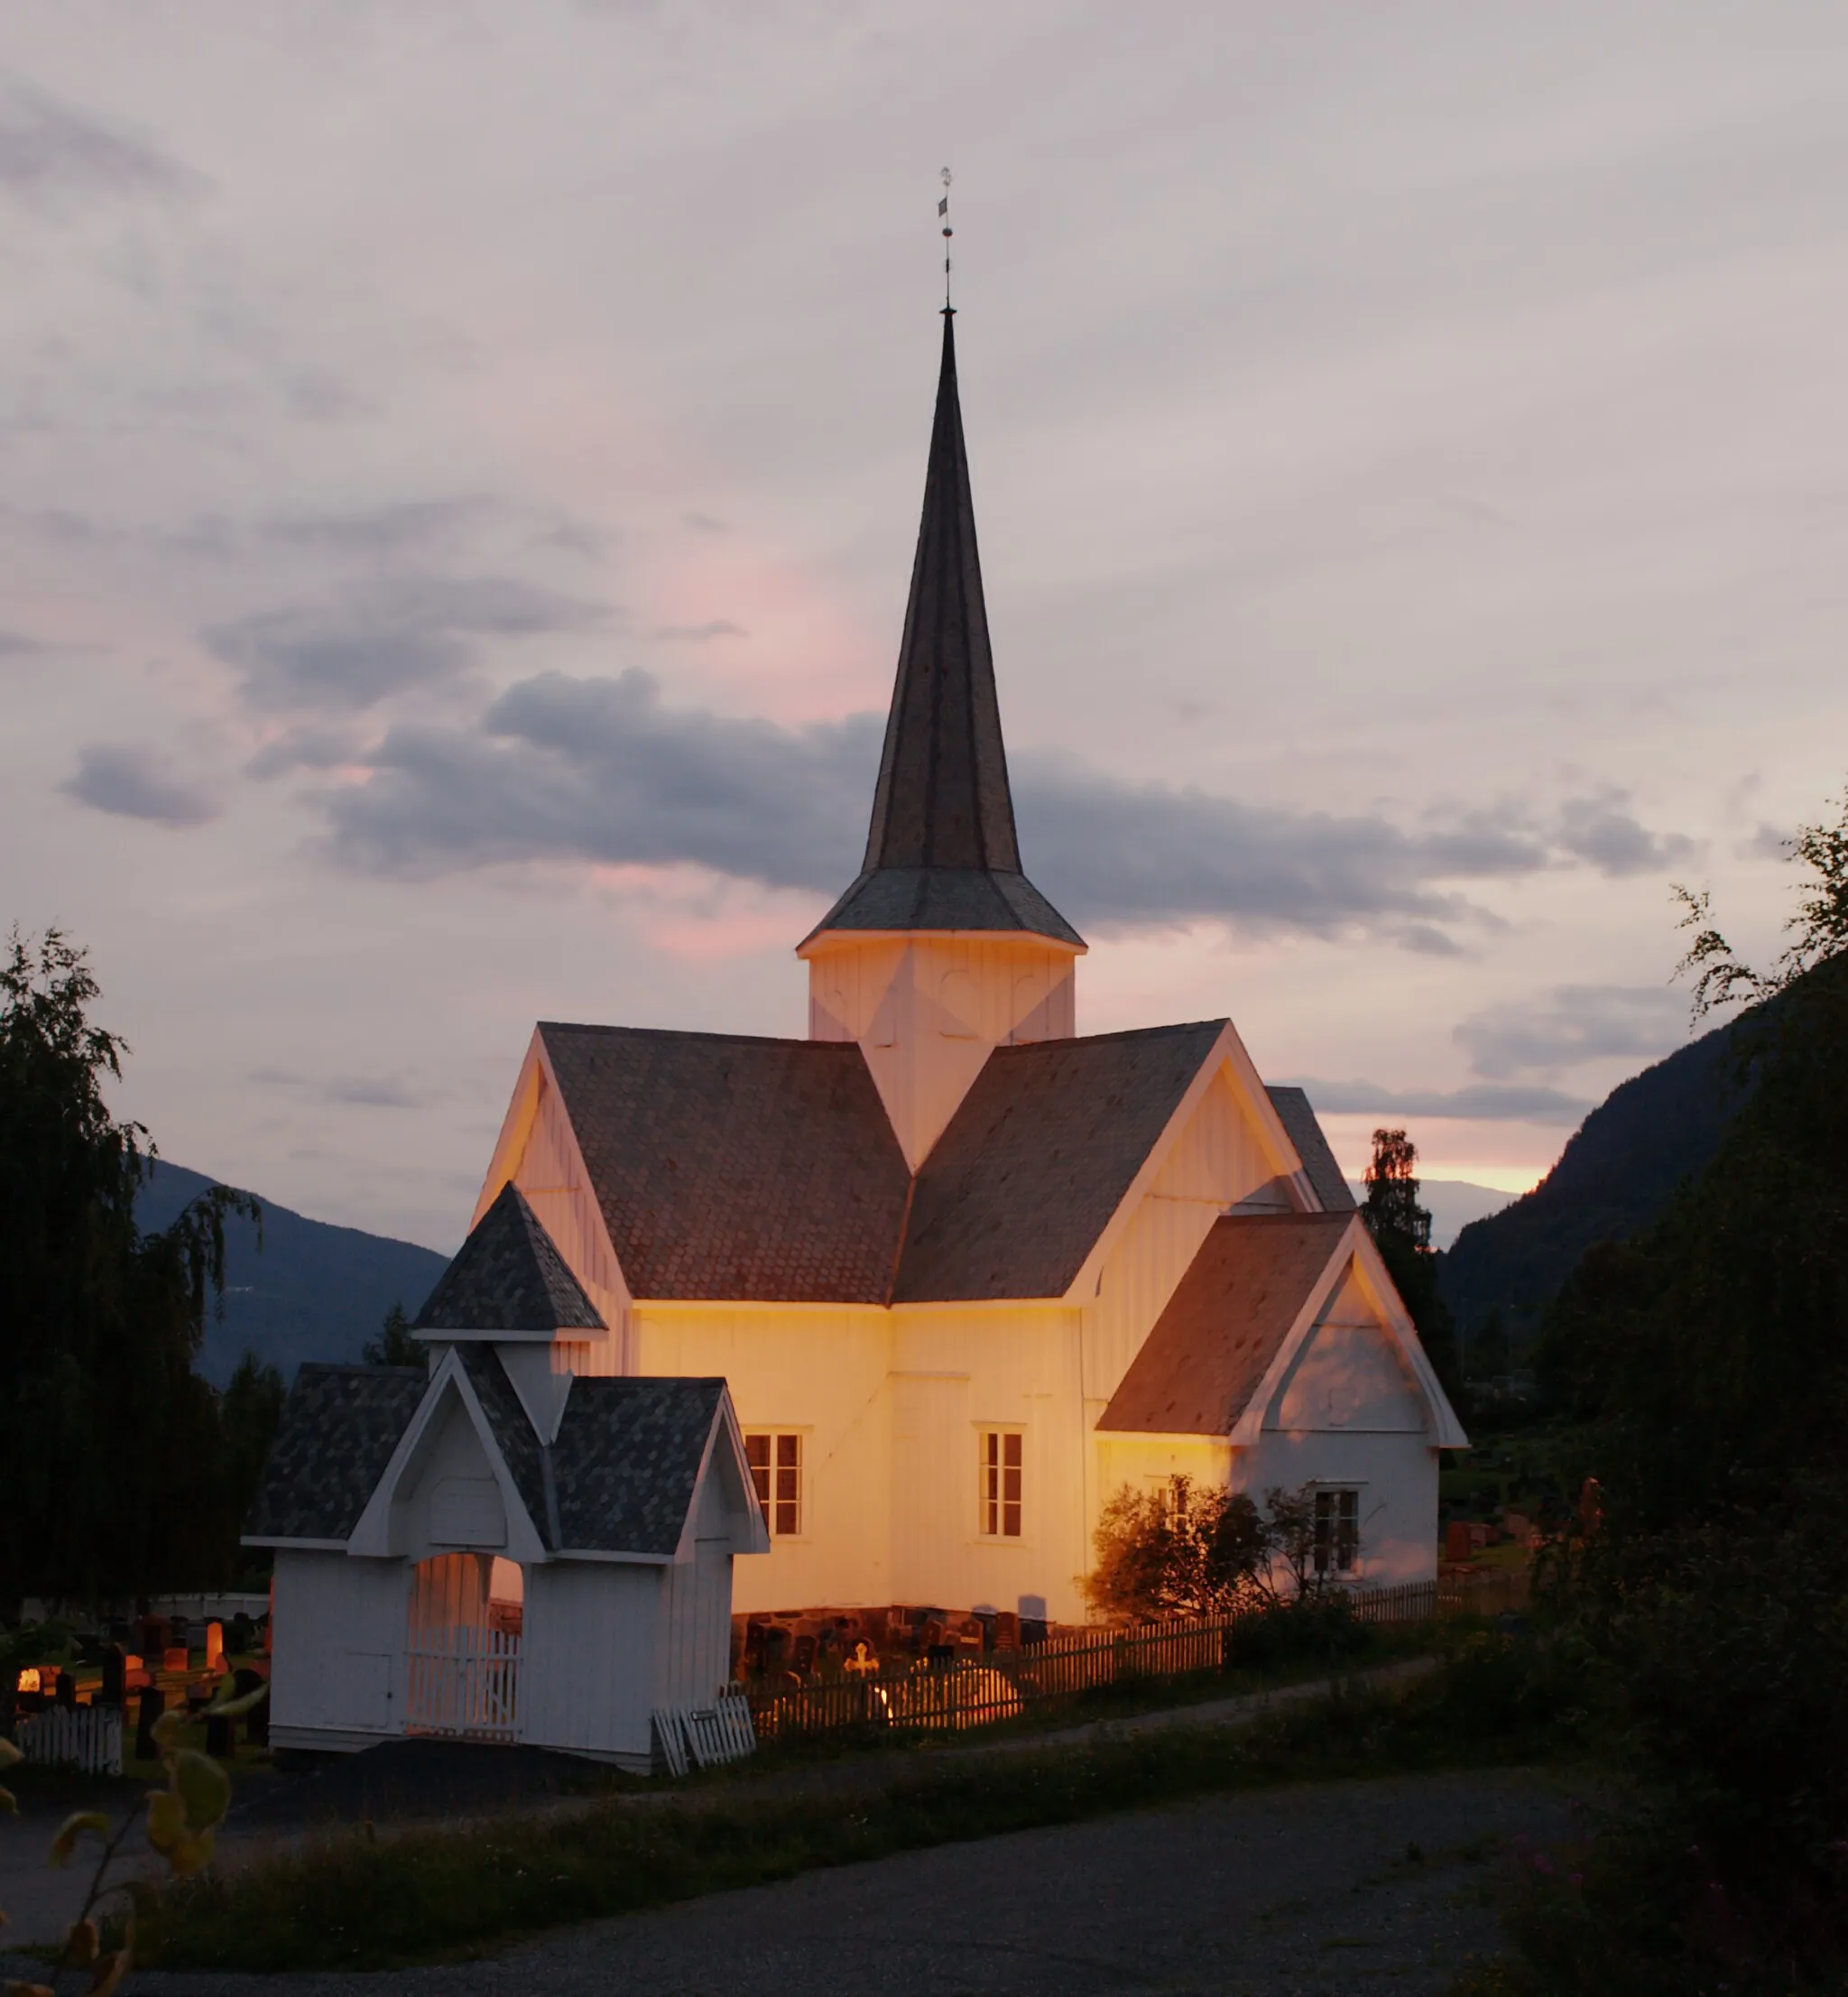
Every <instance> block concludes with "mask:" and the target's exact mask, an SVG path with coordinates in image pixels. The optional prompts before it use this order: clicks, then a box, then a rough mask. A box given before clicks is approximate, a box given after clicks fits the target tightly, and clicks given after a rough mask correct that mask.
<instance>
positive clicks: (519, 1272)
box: [411, 1183, 607, 1332]
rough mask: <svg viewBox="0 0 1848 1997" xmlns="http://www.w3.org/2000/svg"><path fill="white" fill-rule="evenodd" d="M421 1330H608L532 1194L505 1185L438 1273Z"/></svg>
mask: <svg viewBox="0 0 1848 1997" xmlns="http://www.w3.org/2000/svg"><path fill="white" fill-rule="evenodd" d="M411 1328H412V1330H414V1331H430V1332H440V1331H460V1332H494V1331H534V1332H551V1331H603V1330H605V1329H606V1328H607V1327H605V1324H604V1321H603V1319H602V1317H600V1316H599V1315H598V1314H597V1309H596V1305H595V1304H593V1303H592V1302H591V1300H590V1299H589V1298H588V1297H587V1296H586V1295H585V1294H584V1290H583V1286H582V1285H581V1284H580V1283H579V1282H578V1280H577V1277H576V1276H574V1275H573V1274H572V1273H571V1271H570V1268H569V1266H568V1263H567V1262H566V1261H565V1258H564V1257H563V1256H562V1255H561V1254H559V1251H558V1246H557V1244H555V1243H554V1242H553V1240H552V1237H551V1236H550V1234H547V1233H546V1231H545V1229H544V1227H542V1226H541V1225H540V1220H539V1216H538V1215H537V1214H535V1213H534V1212H533V1210H532V1208H531V1207H529V1206H528V1205H527V1203H526V1198H525V1196H524V1195H523V1194H522V1193H521V1192H520V1191H519V1189H518V1188H516V1187H514V1186H513V1185H512V1184H511V1183H510V1184H508V1185H505V1186H504V1187H502V1188H501V1190H500V1192H499V1194H498V1195H497V1196H496V1197H495V1199H494V1205H493V1206H491V1207H489V1208H488V1210H487V1211H486V1213H485V1214H484V1215H483V1216H481V1218H480V1219H479V1220H478V1221H476V1224H475V1225H474V1227H473V1228H472V1229H471V1230H470V1231H469V1235H468V1239H467V1241H465V1242H464V1243H463V1244H462V1246H461V1247H460V1248H459V1249H458V1250H457V1253H456V1258H455V1260H454V1261H453V1262H450V1264H449V1266H448V1268H447V1269H446V1270H444V1271H443V1272H442V1274H441V1275H440V1276H439V1277H438V1279H437V1286H436V1288H435V1289H434V1290H431V1291H430V1299H429V1301H428V1302H426V1303H425V1305H424V1307H423V1308H422V1309H421V1310H420V1311H419V1312H418V1314H417V1321H416V1323H415V1324H414V1325H413V1326H412V1327H411Z"/></svg>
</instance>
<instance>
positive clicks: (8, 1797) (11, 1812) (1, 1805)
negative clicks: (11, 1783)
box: [0, 1789, 19, 1817]
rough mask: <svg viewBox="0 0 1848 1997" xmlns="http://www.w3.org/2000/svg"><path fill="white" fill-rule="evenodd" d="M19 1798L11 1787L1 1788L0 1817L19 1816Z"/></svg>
mask: <svg viewBox="0 0 1848 1997" xmlns="http://www.w3.org/2000/svg"><path fill="white" fill-rule="evenodd" d="M18 1815H19V1798H18V1797H16V1796H15V1795H14V1793H13V1791H12V1790H11V1789H0V1817H17V1816H18Z"/></svg>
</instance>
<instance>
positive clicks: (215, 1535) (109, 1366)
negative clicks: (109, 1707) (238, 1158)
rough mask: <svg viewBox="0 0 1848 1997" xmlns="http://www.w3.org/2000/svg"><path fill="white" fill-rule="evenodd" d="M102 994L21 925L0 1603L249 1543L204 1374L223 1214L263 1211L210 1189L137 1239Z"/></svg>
mask: <svg viewBox="0 0 1848 1997" xmlns="http://www.w3.org/2000/svg"><path fill="white" fill-rule="evenodd" d="M96 998H97V982H96V979H95V977H94V976H93V975H92V974H91V972H90V969H89V966H88V962H87V960H86V958H85V955H84V953H83V951H82V950H81V949H79V948H77V947H76V946H75V945H74V944H72V943H71V942H70V941H69V939H68V938H65V937H64V936H62V935H61V934H60V933H59V932H58V931H57V930H55V929H52V930H48V931H47V932H46V934H45V935H44V936H43V937H42V938H40V939H39V940H38V942H37V943H36V945H33V944H31V943H29V942H28V941H27V940H26V939H25V938H23V937H22V936H21V935H20V933H19V932H18V931H17V930H16V929H15V930H14V932H13V935H12V937H11V938H10V941H9V943H8V946H7V948H6V952H5V957H4V959H0V1491H4V1493H5V1503H4V1504H0V1603H14V1602H16V1601H17V1599H18V1598H19V1597H20V1596H21V1595H51V1596H74V1597H89V1596H93V1595H97V1594H99V1593H109V1594H130V1593H142V1592H145V1591H147V1590H149V1589H151V1588H155V1587H161V1586H176V1585H178V1586H184V1585H186V1584H188V1583H189V1582H206V1581H210V1580H212V1579H216V1578H218V1577H219V1575H218V1573H217V1572H215V1571H214V1570H215V1569H222V1566H223V1563H224V1560H225V1559H226V1558H227V1555H226V1545H227V1542H228V1544H229V1546H230V1547H231V1548H232V1549H235V1545H236V1521H232V1522H231V1523H230V1525H229V1527H228V1530H227V1525H226V1514H225V1508H226V1502H227V1501H226V1485H225V1477H224V1465H223V1457H222V1452H221V1449H220V1447H219V1441H220V1436H219V1419H218V1407H217V1397H216V1396H215V1395H214V1393H213V1391H212V1390H211V1388H210V1387H209V1386H208V1384H207V1382H204V1381H202V1380H200V1379H199V1377H198V1376H197V1374H195V1373H194V1372H193V1371H192V1361H193V1358H194V1356H195V1354H197V1353H198V1350H199V1343H200V1339H201V1337H202V1336H203V1332H204V1327H205V1312H206V1309H207V1308H208V1305H209V1304H210V1302H211V1301H212V1299H214V1298H215V1297H222V1295H223V1290H224V1281H225V1216H226V1214H227V1213H239V1214H244V1215H246V1216H249V1217H251V1218H252V1219H255V1220H260V1218H261V1216H260V1214H259V1211H258V1208H257V1205H256V1202H255V1201H254V1200H253V1199H252V1198H250V1197H249V1196H248V1195H246V1194H244V1193H236V1192H232V1191H229V1190H227V1189H226V1188H224V1187H214V1188H212V1189H211V1191H209V1192H208V1193H206V1194H204V1195H203V1196H202V1197H200V1198H199V1199H197V1200H195V1201H194V1202H193V1203H192V1204H191V1205H190V1206H189V1207H188V1208H187V1209H186V1211H185V1212H184V1213H183V1214H181V1215H180V1216H179V1218H178V1219H177V1220H175V1221H174V1223H173V1224H172V1225H171V1226H170V1227H168V1228H166V1229H164V1230H163V1231H162V1232H161V1233H159V1234H148V1235H143V1234H140V1233H139V1232H138V1230H137V1228H136V1226H135V1220H134V1196H135V1192H136V1189H137V1188H139V1186H140V1185H141V1183H142V1179H143V1177H144V1175H145V1173H146V1170H147V1168H148V1163H149V1160H151V1159H152V1156H153V1147H152V1144H150V1143H149V1142H148V1141H147V1133H146V1131H145V1130H144V1129H143V1127H142V1126H141V1125H140V1124H138V1123H132V1122H126V1121H122V1120H118V1119H117V1118H115V1116H113V1115H112V1114H111V1113H110V1111H109V1108H108V1105H107V1104H106V1101H105V1099H104V1088H105V1086H106V1084H107V1083H108V1082H111V1081H114V1080H116V1079H119V1077H120V1076H121V1072H122V1057H123V1056H124V1055H125V1053H126V1052H127V1047H126V1044H125V1041H124V1040H122V1039H121V1038H120V1037H119V1036H118V1035H116V1034H114V1033H111V1032H109V1031H106V1029H104V1028H102V1027H100V1026H97V1025H96V1024H94V1023H93V1022H92V1021H91V1019H90V1016H89V1013H90V1007H91V1005H92V1004H93V1003H94V1001H95V1000H96ZM246 1495H247V1494H246ZM239 1516H240V1518H241V1511H240V1514H239Z"/></svg>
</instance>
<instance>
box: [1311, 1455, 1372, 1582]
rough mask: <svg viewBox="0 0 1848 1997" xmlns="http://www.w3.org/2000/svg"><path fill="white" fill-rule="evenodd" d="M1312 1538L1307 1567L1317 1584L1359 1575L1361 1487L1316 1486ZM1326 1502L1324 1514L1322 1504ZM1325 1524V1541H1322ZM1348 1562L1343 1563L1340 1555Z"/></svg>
mask: <svg viewBox="0 0 1848 1997" xmlns="http://www.w3.org/2000/svg"><path fill="white" fill-rule="evenodd" d="M1314 1488H1315V1500H1316V1509H1315V1536H1314V1539H1312V1541H1311V1543H1310V1565H1311V1567H1312V1570H1313V1572H1314V1573H1315V1576H1316V1578H1317V1580H1321V1581H1326V1580H1335V1581H1342V1580H1350V1579H1352V1578H1353V1577H1354V1576H1355V1575H1357V1574H1358V1573H1359V1572H1360V1571H1361V1487H1360V1485H1359V1484H1337V1483H1335V1481H1334V1480H1333V1479H1332V1478H1331V1479H1330V1480H1329V1481H1328V1482H1327V1483H1326V1484H1325V1483H1322V1482H1321V1481H1319V1480H1318V1481H1317V1484H1316V1485H1315V1487H1314ZM1324 1499H1326V1500H1327V1501H1328V1508H1327V1511H1326V1513H1325V1512H1324V1510H1323V1500H1324ZM1325 1518H1326V1522H1327V1526H1328V1532H1327V1537H1326V1541H1325V1539H1324V1537H1323V1523H1324V1520H1325ZM1343 1553H1345V1554H1346V1556H1347V1558H1345V1559H1343V1558H1342V1555H1343Z"/></svg>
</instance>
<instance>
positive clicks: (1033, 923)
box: [812, 310, 1084, 949]
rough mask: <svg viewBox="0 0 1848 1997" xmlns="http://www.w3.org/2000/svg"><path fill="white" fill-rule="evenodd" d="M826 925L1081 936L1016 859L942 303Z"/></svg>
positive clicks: (948, 321) (952, 341) (952, 354)
mask: <svg viewBox="0 0 1848 1997" xmlns="http://www.w3.org/2000/svg"><path fill="white" fill-rule="evenodd" d="M828 929H860V930H864V929H1013V930H1021V931H1025V932H1027V933H1029V934H1031V935H1037V936H1046V937H1051V938H1055V939H1056V940H1057V941H1058V942H1061V943H1068V944H1070V945H1072V946H1073V947H1074V948H1077V949H1082V948H1084V939H1083V938H1081V937H1080V936H1079V934H1078V932H1077V931H1076V929H1073V928H1072V926H1071V924H1070V923H1069V922H1067V920H1066V919H1065V918H1064V917H1063V916H1062V915H1061V914H1059V912H1058V910H1057V909H1055V908H1054V907H1053V906H1052V904H1051V903H1050V902H1049V901H1048V900H1047V899H1046V897H1045V896H1044V895H1043V894H1041V893H1040V892H1039V889H1038V888H1036V887H1035V886H1034V885H1033V883H1031V882H1030V881H1029V880H1028V879H1027V877H1026V875H1025V874H1022V873H1021V848H1020V841H1019V839H1018V837H1016V834H1015V831H1014V808H1013V798H1012V793H1011V792H1010V790H1009V788H1008V779H1007V751H1006V749H1005V747H1004V746H1003V742H1002V735H1001V707H1000V703H999V701H998V700H997V698H996V697H995V690H994V660H993V653H992V652H991V651H990V649H989V643H988V611H987V606H986V605H985V603H984V599H983V594H982V562H981V557H980V555H979V554H978V552H977V550H976V546H975V501H974V499H973V497H972V496H971V494H970V490H969V454H968V450H967V448H966V445H965V444H964V441H963V414H962V404H961V400H960V398H959V396H958V394H957V393H956V315H955V314H954V313H953V312H951V311H949V310H945V312H944V315H943V359H942V364H941V365H940V367H939V369H938V380H937V415H936V419H935V421H934V422H933V423H932V426H931V431H930V460H929V467H927V469H926V472H925V475H924V513H923V518H922V520H921V521H920V522H919V528H918V552H917V557H916V559H915V560H914V561H913V563H912V565H911V594H910V601H909V603H908V604H907V605H906V606H905V629H904V636H903V637H902V639H901V641H900V643H899V666H898V675H897V678H896V680H894V682H893V685H892V708H891V712H890V713H889V715H888V716H887V717H886V725H885V745H884V748H883V750H882V753H881V755H880V759H879V781H878V784H877V786H876V787H875V789H874V790H873V821H872V824H871V827H869V829H868V832H867V835H866V856H865V858H864V861H863V862H862V864H861V871H860V874H859V876H858V878H857V879H856V880H855V882H854V883H853V885H852V886H851V887H849V888H848V889H847V891H846V892H845V894H843V895H842V896H841V898H840V900H839V901H836V903H835V905H834V907H833V908H832V909H830V910H829V911H828V912H827V915H826V916H824V917H823V918H822V920H821V921H820V922H819V923H818V925H817V927H816V929H815V930H814V931H813V932H812V933H813V934H814V935H816V936H819V935H821V934H822V933H823V932H824V931H826V930H828Z"/></svg>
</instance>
